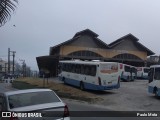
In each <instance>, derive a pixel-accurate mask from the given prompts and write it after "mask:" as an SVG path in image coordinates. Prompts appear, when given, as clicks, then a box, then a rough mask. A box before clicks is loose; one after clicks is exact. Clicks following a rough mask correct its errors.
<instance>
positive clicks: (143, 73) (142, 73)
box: [137, 67, 149, 79]
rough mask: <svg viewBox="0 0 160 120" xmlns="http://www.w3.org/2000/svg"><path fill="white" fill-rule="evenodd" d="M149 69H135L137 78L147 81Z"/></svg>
mask: <svg viewBox="0 0 160 120" xmlns="http://www.w3.org/2000/svg"><path fill="white" fill-rule="evenodd" d="M148 72H149V67H137V78H140V79H148Z"/></svg>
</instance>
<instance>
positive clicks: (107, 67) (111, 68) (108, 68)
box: [100, 63, 118, 74]
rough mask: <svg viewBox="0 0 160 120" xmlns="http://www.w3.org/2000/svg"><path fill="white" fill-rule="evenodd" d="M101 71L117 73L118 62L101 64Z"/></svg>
mask: <svg viewBox="0 0 160 120" xmlns="http://www.w3.org/2000/svg"><path fill="white" fill-rule="evenodd" d="M100 72H101V73H108V74H111V73H115V72H118V64H114V63H112V64H101V65H100Z"/></svg>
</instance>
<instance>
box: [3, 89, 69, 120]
mask: <svg viewBox="0 0 160 120" xmlns="http://www.w3.org/2000/svg"><path fill="white" fill-rule="evenodd" d="M0 112H1V113H2V117H1V118H0V120H70V117H69V110H68V107H67V105H66V104H65V103H63V101H62V100H61V99H60V98H59V97H58V96H57V95H56V93H55V92H54V91H52V90H50V89H27V90H16V91H7V92H3V93H0Z"/></svg>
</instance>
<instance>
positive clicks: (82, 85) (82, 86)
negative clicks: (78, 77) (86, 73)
mask: <svg viewBox="0 0 160 120" xmlns="http://www.w3.org/2000/svg"><path fill="white" fill-rule="evenodd" d="M80 89H81V90H85V88H84V84H83V82H80Z"/></svg>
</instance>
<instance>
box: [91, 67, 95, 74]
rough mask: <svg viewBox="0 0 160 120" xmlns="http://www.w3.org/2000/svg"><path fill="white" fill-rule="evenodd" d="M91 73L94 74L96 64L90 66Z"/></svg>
mask: <svg viewBox="0 0 160 120" xmlns="http://www.w3.org/2000/svg"><path fill="white" fill-rule="evenodd" d="M91 75H92V76H96V66H95V65H93V66H91Z"/></svg>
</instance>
